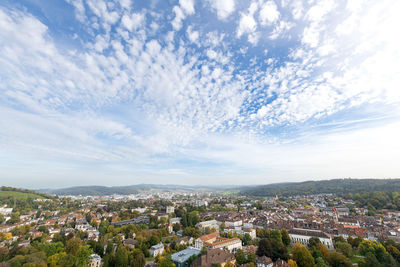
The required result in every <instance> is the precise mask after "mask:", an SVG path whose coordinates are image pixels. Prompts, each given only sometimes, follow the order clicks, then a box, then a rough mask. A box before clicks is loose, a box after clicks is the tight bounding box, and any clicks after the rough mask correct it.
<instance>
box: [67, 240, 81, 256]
mask: <svg viewBox="0 0 400 267" xmlns="http://www.w3.org/2000/svg"><path fill="white" fill-rule="evenodd" d="M81 245H82V240H80V239H79V238H75V237H74V238H71V239H70V240H68V241H67V244H66V246H65V250H66V251H67V253H68V254H71V255H74V256H76V255H77V254H78V250H79V248H80V246H81Z"/></svg>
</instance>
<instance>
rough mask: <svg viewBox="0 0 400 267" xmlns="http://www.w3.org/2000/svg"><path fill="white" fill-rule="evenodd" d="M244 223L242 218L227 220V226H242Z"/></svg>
mask: <svg viewBox="0 0 400 267" xmlns="http://www.w3.org/2000/svg"><path fill="white" fill-rule="evenodd" d="M242 225H243V221H242V220H238V221H229V222H228V221H226V222H225V226H226V227H237V226H242Z"/></svg>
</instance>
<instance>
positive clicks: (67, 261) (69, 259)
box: [58, 254, 76, 267]
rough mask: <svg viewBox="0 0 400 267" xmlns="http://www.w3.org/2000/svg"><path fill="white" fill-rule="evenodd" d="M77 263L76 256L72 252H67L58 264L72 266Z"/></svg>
mask: <svg viewBox="0 0 400 267" xmlns="http://www.w3.org/2000/svg"><path fill="white" fill-rule="evenodd" d="M75 263H76V257H75V256H74V255H71V254H66V255H64V256H62V257H61V258H60V261H59V262H58V265H60V266H62V267H72V266H75Z"/></svg>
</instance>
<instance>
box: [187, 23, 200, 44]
mask: <svg viewBox="0 0 400 267" xmlns="http://www.w3.org/2000/svg"><path fill="white" fill-rule="evenodd" d="M187 35H188V38H189V40H190V41H191V42H192V43H197V41H198V39H199V32H198V31H193V30H192V27H191V26H189V27H188V28H187Z"/></svg>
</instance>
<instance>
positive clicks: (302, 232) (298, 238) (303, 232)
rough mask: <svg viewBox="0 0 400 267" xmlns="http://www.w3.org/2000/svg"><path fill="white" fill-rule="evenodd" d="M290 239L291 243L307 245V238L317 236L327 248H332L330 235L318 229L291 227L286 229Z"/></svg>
mask: <svg viewBox="0 0 400 267" xmlns="http://www.w3.org/2000/svg"><path fill="white" fill-rule="evenodd" d="M288 232H289V236H290V240H291V242H292V244H295V243H300V244H302V245H304V246H307V245H308V240H309V239H310V238H311V237H317V238H319V240H320V241H321V243H322V244H323V245H325V246H326V247H327V248H328V249H330V250H332V249H333V242H332V237H331V236H330V235H328V234H326V233H324V232H322V231H319V230H309V229H300V228H293V229H291V230H289V231H288Z"/></svg>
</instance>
